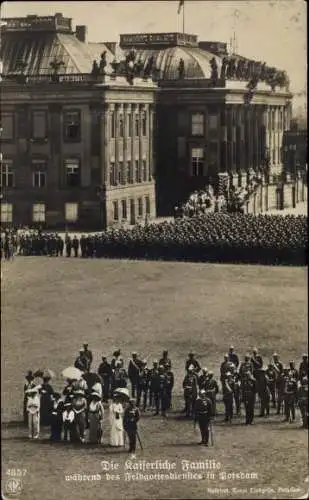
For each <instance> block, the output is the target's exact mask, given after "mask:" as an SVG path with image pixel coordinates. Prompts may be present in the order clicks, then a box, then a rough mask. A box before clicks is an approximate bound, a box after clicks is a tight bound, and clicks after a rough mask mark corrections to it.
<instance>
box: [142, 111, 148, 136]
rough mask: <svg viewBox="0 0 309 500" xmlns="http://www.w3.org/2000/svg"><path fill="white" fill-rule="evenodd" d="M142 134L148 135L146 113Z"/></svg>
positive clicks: (143, 116)
mask: <svg viewBox="0 0 309 500" xmlns="http://www.w3.org/2000/svg"><path fill="white" fill-rule="evenodd" d="M142 135H143V136H144V137H145V136H146V135H147V117H146V113H143V115H142Z"/></svg>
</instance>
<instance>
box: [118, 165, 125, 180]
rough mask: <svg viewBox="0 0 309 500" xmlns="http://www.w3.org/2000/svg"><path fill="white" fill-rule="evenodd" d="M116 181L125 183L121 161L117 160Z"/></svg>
mask: <svg viewBox="0 0 309 500" xmlns="http://www.w3.org/2000/svg"><path fill="white" fill-rule="evenodd" d="M118 183H119V184H125V183H126V182H125V178H124V171H123V162H122V161H119V162H118Z"/></svg>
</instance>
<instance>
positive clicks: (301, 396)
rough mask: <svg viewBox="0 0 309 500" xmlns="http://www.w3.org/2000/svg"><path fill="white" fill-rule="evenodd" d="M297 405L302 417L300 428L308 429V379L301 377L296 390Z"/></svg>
mask: <svg viewBox="0 0 309 500" xmlns="http://www.w3.org/2000/svg"><path fill="white" fill-rule="evenodd" d="M297 397H298V405H299V409H300V413H301V417H302V426H303V427H304V429H308V378H307V376H306V377H303V379H302V382H301V384H300V387H299V389H298V394H297Z"/></svg>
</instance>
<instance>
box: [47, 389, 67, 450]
mask: <svg viewBox="0 0 309 500" xmlns="http://www.w3.org/2000/svg"><path fill="white" fill-rule="evenodd" d="M52 405H53V406H52V412H51V419H50V431H51V435H50V439H51V441H61V433H62V426H63V420H62V413H63V411H64V403H63V401H62V399H61V395H60V394H59V393H58V392H54V394H53V395H52Z"/></svg>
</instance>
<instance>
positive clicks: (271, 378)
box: [265, 364, 276, 408]
mask: <svg viewBox="0 0 309 500" xmlns="http://www.w3.org/2000/svg"><path fill="white" fill-rule="evenodd" d="M265 374H266V376H267V380H268V382H267V385H268V388H269V391H270V396H271V401H272V405H273V408H276V370H275V369H274V367H273V365H271V364H269V365H268V367H267V369H266V371H265Z"/></svg>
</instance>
